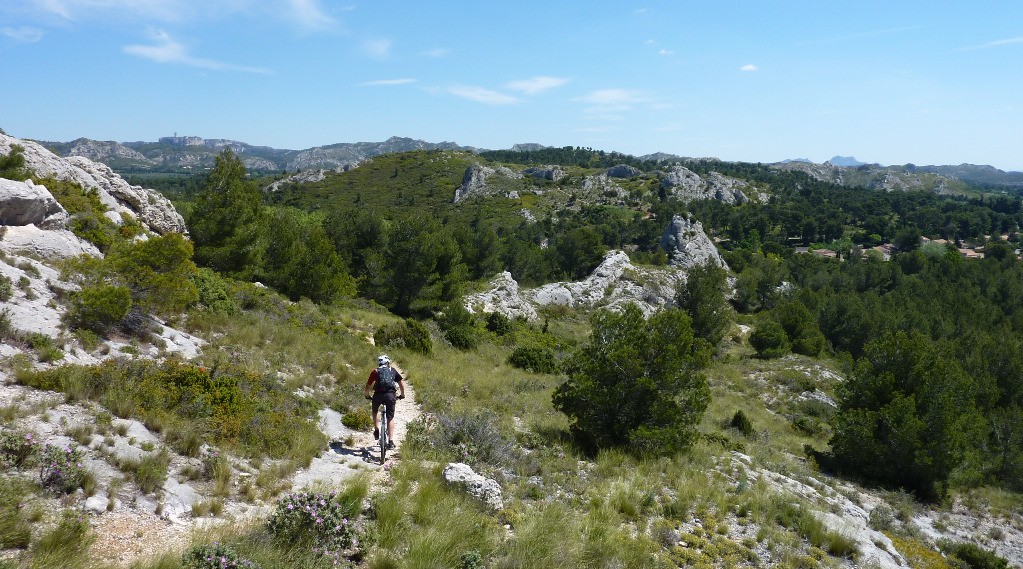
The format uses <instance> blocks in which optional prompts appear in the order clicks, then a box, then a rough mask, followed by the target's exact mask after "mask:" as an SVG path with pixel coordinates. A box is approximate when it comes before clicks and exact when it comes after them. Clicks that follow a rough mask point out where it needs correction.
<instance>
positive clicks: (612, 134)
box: [0, 0, 1023, 170]
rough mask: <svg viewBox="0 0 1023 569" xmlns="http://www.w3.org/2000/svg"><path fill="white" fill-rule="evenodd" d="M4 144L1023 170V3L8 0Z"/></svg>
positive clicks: (1, 84)
mask: <svg viewBox="0 0 1023 569" xmlns="http://www.w3.org/2000/svg"><path fill="white" fill-rule="evenodd" d="M0 128H2V129H4V131H6V132H7V133H8V134H10V135H12V136H17V137H20V138H29V139H35V140H47V141H70V140H73V139H76V138H79V137H86V138H91V139H95V140H116V141H121V142H126V141H140V140H141V141H155V140H156V139H158V138H159V137H162V136H173V135H175V134H177V135H179V136H185V135H188V136H201V137H203V138H226V139H233V140H239V141H243V142H247V143H249V144H255V145H263V146H272V147H275V148H287V149H294V150H301V149H306V148H311V147H314V146H321V145H327V144H334V143H339V142H360V141H368V142H376V141H382V140H385V139H387V138H389V137H391V136H407V137H411V138H418V139H422V140H426V141H429V142H442V141H451V142H457V143H458V144H461V145H466V146H474V147H478V148H486V149H501V148H510V147H511V146H512V145H513V144H516V143H540V144H544V145H548V146H558V147H561V146H582V147H590V148H595V149H601V150H607V151H619V152H624V153H627V154H632V155H636V156H641V155H645V154H650V153H654V152H666V153H670V154H676V155H680V156H693V157H717V158H720V159H722V160H739V161H749V162H776V161H780V160H785V159H794V158H806V159H810V160H813V161H816V162H823V161H825V160H828V159H829V158H831V157H832V156H835V155H842V156H855V157H856V158H857V159H859V160H862V161H865V162H872V163H873V162H877V163H881V164H906V163H913V164H917V165H926V164H960V163H972V164H991V165H994V166H996V167H998V168H1001V169H1004V170H1023V2H1020V1H1019V0H1004V1H994V0H974V1H973V2H969V3H967V2H959V1H952V0H947V1H946V0H937V1H935V0H898V1H894V2H893V1H891V0H886V1H883V2H880V1H879V2H872V1H859V2H831V1H823V2H822V1H820V0H815V1H812V2H811V1H797V0H777V1H765V0H745V1H733V0H717V1H714V2H708V1H706V0H701V1H682V0H657V1H647V2H629V1H623V0H619V1H604V0H591V1H588V2H579V1H576V2H559V1H557V0H546V1H542V2H541V1H534V0H520V1H518V2H489V1H479V0H477V1H476V2H471V3H470V2H460V1H453V0H448V1H446V0H435V1H432V2H423V1H419V2H412V1H400V0H376V1H374V2H358V1H355V2H349V1H347V0H340V1H335V0H0Z"/></svg>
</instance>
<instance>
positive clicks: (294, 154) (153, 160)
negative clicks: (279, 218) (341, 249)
mask: <svg viewBox="0 0 1023 569" xmlns="http://www.w3.org/2000/svg"><path fill="white" fill-rule="evenodd" d="M41 144H43V145H44V146H46V147H47V148H49V149H50V150H52V151H53V152H54V153H56V154H58V155H60V156H65V157H67V156H84V157H86V158H89V159H90V160H94V161H97V162H102V163H104V164H107V165H108V166H110V167H111V168H113V169H114V170H115V171H117V172H119V173H121V174H131V173H144V172H201V171H203V170H207V169H209V168H212V167H213V164H214V162H215V160H216V157H217V155H218V154H220V153H221V152H222V151H223V150H224V149H225V148H230V149H231V150H232V151H233V152H235V153H236V154H238V156H239V157H241V159H242V162H243V163H244V164H245V167H246V168H247V169H248V170H249V171H250V172H256V173H268V172H282V171H290V172H295V171H299V170H302V171H306V170H340V169H344V168H347V167H350V166H353V165H355V164H358V163H360V162H363V161H365V160H367V159H369V158H372V157H374V156H379V155H381V154H389V153H394V152H408V151H411V150H461V151H465V152H473V153H477V152H481V151H483V150H484V149H481V148H476V147H472V146H461V145H459V144H457V143H454V142H426V141H424V140H417V139H412V138H405V137H398V136H393V137H391V138H388V139H387V140H385V141H383V142H351V143H347V142H345V143H339V144H331V145H327V146H316V147H313V148H308V149H305V150H284V149H277V148H271V147H269V146H253V145H250V144H246V143H244V142H238V141H235V140H224V139H204V138H200V137H197V136H167V137H163V138H160V139H159V140H158V141H156V142H113V141H97V140H90V139H88V138H79V139H77V140H73V141H71V142H45V141H43V142H41ZM543 148H547V147H545V146H544V145H542V144H537V143H525V144H516V145H514V146H513V147H512V148H511V150H519V151H531V150H538V149H543ZM639 158H640V159H642V160H651V161H655V162H673V161H686V160H691V159H692V158H687V157H682V156H676V155H674V154H667V153H663V152H658V153H655V154H649V155H646V156H640V157H639ZM704 160H706V159H704ZM776 166H777V167H779V168H780V169H795V170H801V171H805V172H807V173H808V174H810V175H812V176H814V177H816V178H819V179H827V180H829V181H834V182H835V183H839V184H846V185H864V186H868V187H878V188H880V189H910V188H913V187H921V186H923V187H929V186H933V187H934V189H935V190H936V191H942V190H943V189H945V190H947V191H960V190H961V189H962V187H961V186H962V185H963V184H968V185H970V186H974V187H981V188H985V189H1006V190H1015V191H1019V190H1023V172H1005V171H1003V170H999V169H997V168H995V167H993V166H983V165H974V164H959V165H958V166H915V165H912V164H906V165H902V166H881V165H880V164H867V163H865V162H861V161H859V160H857V159H856V158H853V157H851V156H835V157H833V158H832V159H831V160H829V161H828V162H825V163H824V164H817V163H814V162H812V161H810V160H808V159H805V158H799V159H792V160H784V161H782V162H779V163H777V164H776ZM957 182H958V183H957Z"/></svg>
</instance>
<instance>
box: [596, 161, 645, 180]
mask: <svg viewBox="0 0 1023 569" xmlns="http://www.w3.org/2000/svg"><path fill="white" fill-rule="evenodd" d="M640 174H642V172H641V171H640V170H639V169H638V168H635V167H633V166H629V165H628V164H619V165H617V166H612V167H610V168H608V169H607V170H606V171H605V172H604V175H606V176H607V177H608V178H632V177H635V176H639V175H640Z"/></svg>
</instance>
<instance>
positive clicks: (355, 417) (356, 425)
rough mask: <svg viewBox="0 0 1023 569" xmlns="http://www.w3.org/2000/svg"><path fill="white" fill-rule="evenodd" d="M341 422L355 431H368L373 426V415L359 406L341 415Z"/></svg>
mask: <svg viewBox="0 0 1023 569" xmlns="http://www.w3.org/2000/svg"><path fill="white" fill-rule="evenodd" d="M341 424H342V425H344V426H346V427H348V428H349V429H354V430H356V431H368V430H369V429H370V428H372V427H373V415H372V413H370V411H369V409H366V408H365V407H360V408H358V409H355V410H354V411H349V412H347V413H345V414H344V415H342V416H341Z"/></svg>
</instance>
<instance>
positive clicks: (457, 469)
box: [442, 462, 504, 511]
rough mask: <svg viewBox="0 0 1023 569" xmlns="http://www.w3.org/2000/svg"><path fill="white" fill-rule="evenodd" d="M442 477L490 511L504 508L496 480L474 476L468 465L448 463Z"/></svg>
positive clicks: (499, 486)
mask: <svg viewBox="0 0 1023 569" xmlns="http://www.w3.org/2000/svg"><path fill="white" fill-rule="evenodd" d="M442 476H443V477H444V481H445V482H447V483H448V484H452V485H455V486H459V487H461V488H464V489H465V491H466V492H467V493H468V494H469V495H470V496H472V497H473V498H476V499H477V500H479V501H480V502H483V504H485V505H486V506H487V507H489V508H490V509H492V510H495V511H496V510H500V509H502V508H504V496H503V495H502V493H501V485H500V484H498V483H497V481H496V480H492V479H490V478H486V477H484V476H483V475H481V474H476V472H474V471H473V469H472V467H470V466H469V465H468V464H463V463H461V462H452V463H449V464H448V465H447V466H445V467H444V472H443V474H442Z"/></svg>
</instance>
